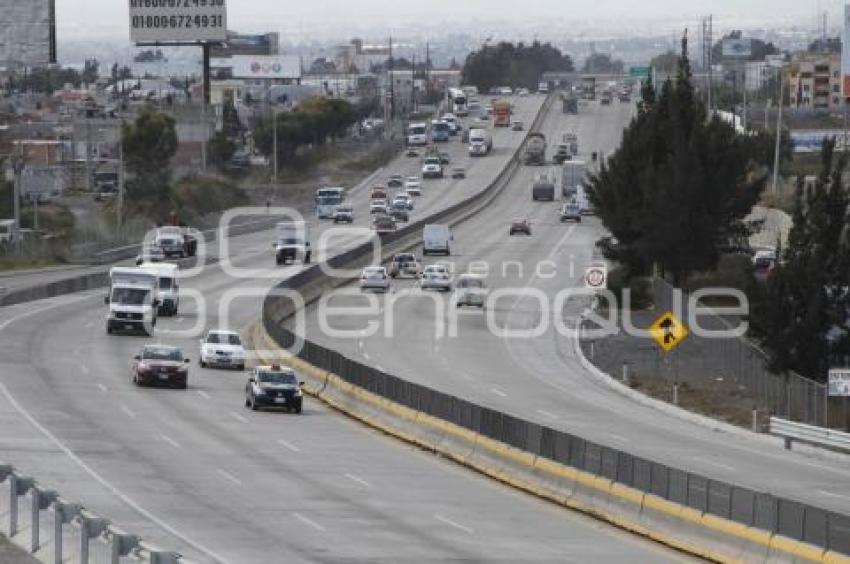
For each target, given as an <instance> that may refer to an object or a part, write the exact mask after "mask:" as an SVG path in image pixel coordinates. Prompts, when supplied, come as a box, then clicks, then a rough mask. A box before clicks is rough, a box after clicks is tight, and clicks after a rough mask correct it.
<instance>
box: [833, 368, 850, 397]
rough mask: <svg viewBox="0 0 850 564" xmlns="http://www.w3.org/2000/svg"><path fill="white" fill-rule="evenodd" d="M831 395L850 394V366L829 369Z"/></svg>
mask: <svg viewBox="0 0 850 564" xmlns="http://www.w3.org/2000/svg"><path fill="white" fill-rule="evenodd" d="M829 395H830V396H850V368H830V369H829Z"/></svg>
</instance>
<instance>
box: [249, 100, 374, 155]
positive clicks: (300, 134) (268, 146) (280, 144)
mask: <svg viewBox="0 0 850 564" xmlns="http://www.w3.org/2000/svg"><path fill="white" fill-rule="evenodd" d="M367 111H369V110H368V109H367V106H365V105H364V106H362V107H361V106H354V105H353V104H351V103H350V102H348V101H346V100H339V99H333V98H312V99H310V100H305V101H304V102H301V103H300V104H298V106H296V107H295V108H294V109H293V110H291V111H286V112H278V113H276V114H274V116H273V117H265V118H262V119H260V120H259V121H258V122H257V123H256V124H255V127H254V142H255V143H256V146H257V148H258V149H259V150H260V152H261V153H262V154H263V155H265V156H267V157H268V156H271V155H272V153H273V151H274V128H275V127H276V128H277V153H278V154H277V156H278V160H279V162H287V161H290V160H292V158H293V157H295V154H296V152H297V151H298V149H300V148H301V147H305V146H314V147H319V146H323V145H325V144H326V143H327V142H328V141H331V142H334V141H336V139H338V138H340V137H342V136H344V135H345V134H346V133H347V132H348V130H349V129H350V128H351V126H352V125H354V124H355V123H357V121H358V120H359V119H362V118H363V117H365V115H368V114H365V112H367Z"/></svg>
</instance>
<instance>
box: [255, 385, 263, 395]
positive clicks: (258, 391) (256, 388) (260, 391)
mask: <svg viewBox="0 0 850 564" xmlns="http://www.w3.org/2000/svg"><path fill="white" fill-rule="evenodd" d="M254 395H255V396H264V395H266V391H265V390H264V389H262V388H261V387H259V386H255V387H254Z"/></svg>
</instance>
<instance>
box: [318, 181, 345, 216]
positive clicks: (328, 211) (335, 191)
mask: <svg viewBox="0 0 850 564" xmlns="http://www.w3.org/2000/svg"><path fill="white" fill-rule="evenodd" d="M344 201H345V188H340V187H332V188H319V189H318V190H316V216H317V217H318V218H319V219H330V218H333V216H334V214H335V213H336V208H337V207H338V206H340V205H341V204H342V203H343V202H344Z"/></svg>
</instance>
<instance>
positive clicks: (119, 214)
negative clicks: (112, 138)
mask: <svg viewBox="0 0 850 564" xmlns="http://www.w3.org/2000/svg"><path fill="white" fill-rule="evenodd" d="M125 177H126V173H125V171H124V123H123V122H122V123H121V130H120V133H119V134H118V205H116V206H115V214H116V217H115V225H116V226H118V229H117V231H118V237H121V229H122V228H123V226H124V183H125Z"/></svg>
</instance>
